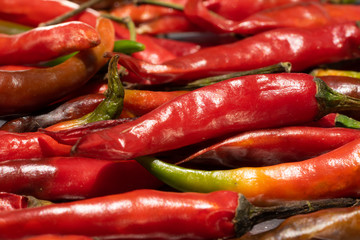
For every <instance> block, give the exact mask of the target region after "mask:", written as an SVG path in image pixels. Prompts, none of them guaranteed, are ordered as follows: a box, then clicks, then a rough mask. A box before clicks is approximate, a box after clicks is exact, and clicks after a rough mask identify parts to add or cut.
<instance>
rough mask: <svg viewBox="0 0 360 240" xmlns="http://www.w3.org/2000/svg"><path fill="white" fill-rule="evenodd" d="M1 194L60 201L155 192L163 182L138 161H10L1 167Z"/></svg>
mask: <svg viewBox="0 0 360 240" xmlns="http://www.w3.org/2000/svg"><path fill="white" fill-rule="evenodd" d="M0 173H1V174H0V179H1V186H0V191H4V192H10V193H15V194H22V195H30V196H34V197H36V198H39V199H44V200H51V201H60V200H73V199H83V198H91V197H97V196H105V195H109V194H116V193H122V192H127V191H131V190H135V189H152V188H158V187H160V186H161V185H162V183H161V181H159V180H158V179H156V178H155V177H154V176H152V175H151V174H150V173H149V172H147V171H146V170H145V169H144V168H143V167H142V166H141V165H140V164H138V163H137V162H136V161H135V160H123V161H122V160H118V161H107V160H102V159H90V158H78V157H52V158H42V159H24V160H11V161H4V162H1V163H0Z"/></svg>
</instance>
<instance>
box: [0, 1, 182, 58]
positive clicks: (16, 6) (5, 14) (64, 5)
mask: <svg viewBox="0 0 360 240" xmlns="http://www.w3.org/2000/svg"><path fill="white" fill-rule="evenodd" d="M77 7H78V5H77V4H75V3H73V2H70V1H61V0H34V1H28V0H1V1H0V19H4V20H8V21H12V22H17V23H21V24H25V25H28V26H34V27H36V26H37V25H39V24H40V23H43V22H47V21H49V20H52V19H54V18H56V17H58V16H60V15H62V14H64V13H66V12H69V11H71V10H73V9H75V8H77ZM99 15H100V13H99V12H97V11H95V10H92V9H88V10H86V11H84V12H82V13H80V14H78V15H77V16H75V17H73V18H71V19H69V20H77V21H81V22H84V23H87V24H89V25H91V26H93V27H94V26H95V24H96V19H97V18H98V17H99ZM113 25H114V28H115V33H116V37H117V38H119V39H128V38H129V31H128V30H127V29H126V28H125V27H124V26H123V25H120V24H117V23H115V22H113ZM136 40H137V41H138V42H141V43H143V44H144V45H145V46H146V49H145V50H144V51H141V52H139V53H135V54H134V55H133V56H135V57H136V58H139V59H142V60H144V61H148V62H151V63H154V64H157V63H162V62H164V61H168V60H170V59H174V58H176V56H175V55H174V54H172V53H171V52H169V51H167V50H166V49H164V48H162V47H161V46H159V45H157V43H156V38H153V37H151V36H143V35H138V36H137V38H136Z"/></svg>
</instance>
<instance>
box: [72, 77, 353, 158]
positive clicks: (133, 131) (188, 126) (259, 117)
mask: <svg viewBox="0 0 360 240" xmlns="http://www.w3.org/2000/svg"><path fill="white" fill-rule="evenodd" d="M340 99H342V100H340ZM339 100H340V101H339ZM358 105H359V100H358V99H355V98H350V97H347V96H346V95H341V94H339V93H336V92H334V91H332V90H331V89H330V88H329V87H327V85H326V84H325V83H324V82H323V81H322V80H320V79H317V78H315V79H314V77H313V76H311V75H308V74H301V73H282V74H265V75H261V74H259V75H250V76H243V77H239V78H233V79H229V80H226V81H222V82H219V83H216V84H213V85H210V86H207V87H203V88H200V89H197V90H194V91H192V92H189V93H187V94H184V95H182V96H179V97H177V98H175V99H173V100H171V101H169V102H167V103H165V104H163V105H161V106H159V107H158V108H156V109H155V110H153V111H151V112H150V113H148V114H145V115H143V116H141V117H139V118H138V119H137V120H135V121H133V122H131V123H125V124H122V125H120V126H118V127H113V128H110V129H108V130H103V131H99V132H96V133H94V134H89V135H87V136H84V137H83V138H82V139H80V140H79V142H78V144H77V145H76V146H75V148H74V153H75V154H77V155H82V156H89V157H100V156H101V157H102V158H110V159H119V158H120V159H126V158H134V157H136V156H142V155H148V154H153V153H156V152H161V151H167V150H171V149H175V148H179V147H183V146H187V145H190V144H194V143H198V142H201V141H204V140H207V139H211V138H215V137H220V136H225V135H226V134H235V132H243V131H249V130H254V129H261V128H270V127H279V126H284V125H291V124H303V123H307V122H310V121H313V120H315V119H316V118H320V117H322V116H324V115H326V114H328V113H330V112H338V111H344V110H347V109H350V108H353V109H357V108H358Z"/></svg>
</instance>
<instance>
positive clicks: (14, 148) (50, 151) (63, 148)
mask: <svg viewBox="0 0 360 240" xmlns="http://www.w3.org/2000/svg"><path fill="white" fill-rule="evenodd" d="M0 142H1V144H0V161H5V160H12V159H31V158H42V157H52V156H69V154H70V149H71V147H70V146H68V145H64V144H60V143H58V142H57V141H55V140H54V139H53V138H52V137H50V136H48V135H46V134H44V133H39V132H34V133H11V132H7V131H0Z"/></svg>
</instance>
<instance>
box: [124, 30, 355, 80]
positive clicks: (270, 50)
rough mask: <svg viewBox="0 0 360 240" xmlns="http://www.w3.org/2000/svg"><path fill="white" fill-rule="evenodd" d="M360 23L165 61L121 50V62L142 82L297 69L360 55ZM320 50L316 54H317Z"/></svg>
mask: <svg viewBox="0 0 360 240" xmlns="http://www.w3.org/2000/svg"><path fill="white" fill-rule="evenodd" d="M359 45H360V29H359V28H358V27H357V26H356V24H355V23H344V24H337V25H331V26H326V27H322V28H313V29H299V28H282V29H275V30H271V31H267V32H264V33H260V34H257V35H255V36H252V37H248V38H245V39H243V40H240V41H237V42H235V43H231V44H224V45H220V46H214V47H209V48H205V49H201V50H199V51H198V52H196V53H194V54H190V55H187V56H183V57H178V58H177V59H174V60H171V61H168V62H166V63H163V64H161V65H153V64H148V63H145V62H142V61H139V60H137V59H135V58H132V57H130V56H127V55H124V54H120V56H121V57H120V59H119V63H120V64H121V65H123V66H124V67H125V68H127V69H128V70H129V71H131V73H132V74H130V75H129V77H127V78H125V79H124V80H126V81H129V82H138V83H142V84H158V83H166V82H176V81H178V82H188V81H190V80H194V79H199V78H203V77H208V76H214V75H220V74H224V73H229V72H234V71H244V70H251V69H256V68H260V67H265V66H270V65H273V64H276V63H279V62H290V63H291V64H292V70H293V71H301V70H304V69H307V68H309V67H311V66H316V65H319V64H323V63H330V62H336V61H340V60H344V59H350V58H354V57H357V56H359V55H360V50H359ZM315 55H316V58H315V57H314V56H315Z"/></svg>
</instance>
